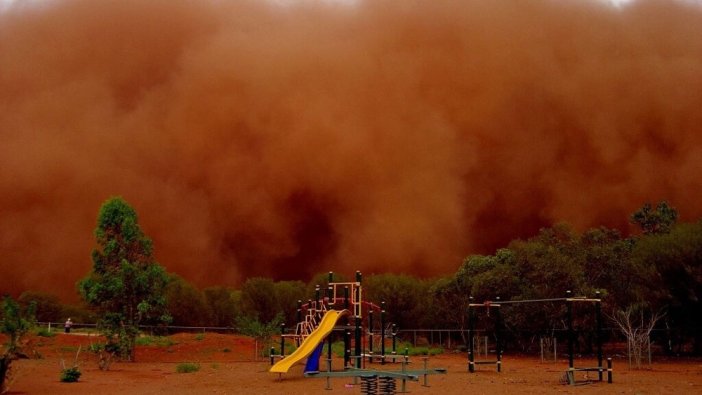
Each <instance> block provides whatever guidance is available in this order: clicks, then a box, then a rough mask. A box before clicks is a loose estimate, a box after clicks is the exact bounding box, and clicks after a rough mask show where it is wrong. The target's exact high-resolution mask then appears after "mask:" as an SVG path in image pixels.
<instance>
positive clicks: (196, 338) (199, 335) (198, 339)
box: [195, 333, 205, 341]
mask: <svg viewBox="0 0 702 395" xmlns="http://www.w3.org/2000/svg"><path fill="white" fill-rule="evenodd" d="M195 340H197V341H202V340H205V334H204V333H198V334H197V335H195Z"/></svg>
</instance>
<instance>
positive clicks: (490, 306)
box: [468, 291, 612, 385]
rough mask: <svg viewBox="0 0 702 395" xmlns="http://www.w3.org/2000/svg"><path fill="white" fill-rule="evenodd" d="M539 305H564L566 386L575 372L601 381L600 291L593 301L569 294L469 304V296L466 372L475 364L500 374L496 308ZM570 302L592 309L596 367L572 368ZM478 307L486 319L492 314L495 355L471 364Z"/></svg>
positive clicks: (573, 382) (609, 363)
mask: <svg viewBox="0 0 702 395" xmlns="http://www.w3.org/2000/svg"><path fill="white" fill-rule="evenodd" d="M543 302H565V304H566V322H567V338H568V370H567V371H566V373H565V377H566V381H567V382H568V384H571V385H576V384H577V383H578V382H577V380H576V377H575V373H576V372H588V371H592V372H598V381H602V377H603V373H604V371H605V368H604V367H603V366H602V362H603V355H602V337H603V336H602V310H601V302H602V300H601V299H600V292H599V291H597V292H596V293H595V298H587V297H573V296H572V294H571V291H567V292H566V297H565V298H551V299H530V300H510V301H500V298H499V297H498V298H496V300H495V301H494V302H493V301H486V302H483V303H473V298H472V297H470V303H469V305H468V328H469V329H468V339H469V340H468V371H469V372H471V373H474V372H475V365H477V364H495V365H496V367H497V371H498V372H500V371H501V366H502V347H501V339H500V333H501V330H502V316H501V312H500V307H501V306H503V305H509V304H520V303H543ZM574 303H593V304H594V306H595V323H596V332H597V336H596V339H597V342H596V344H597V366H596V367H575V365H574V350H573V348H574V347H573V345H574V341H575V329H574V327H573V304H574ZM478 308H484V309H485V312H486V314H487V315H488V316H489V315H490V312H491V311H492V312H493V314H494V317H495V318H494V328H495V329H494V336H495V343H496V345H495V354H496V359H495V360H494V361H493V360H488V361H475V356H474V349H475V347H474V346H475V345H474V337H475V328H474V325H475V322H476V318H475V310H476V309H478ZM606 371H607V382H608V383H612V359H611V358H607V368H606Z"/></svg>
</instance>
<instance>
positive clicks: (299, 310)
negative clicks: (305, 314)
mask: <svg viewBox="0 0 702 395" xmlns="http://www.w3.org/2000/svg"><path fill="white" fill-rule="evenodd" d="M297 322H298V323H300V322H302V301H301V300H299V299H298V300H297Z"/></svg>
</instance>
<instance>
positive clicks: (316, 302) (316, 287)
mask: <svg viewBox="0 0 702 395" xmlns="http://www.w3.org/2000/svg"><path fill="white" fill-rule="evenodd" d="M319 296H320V290H319V285H315V286H314V302H315V309H317V311H319V310H321V309H322V307H321V306H320V305H319Z"/></svg>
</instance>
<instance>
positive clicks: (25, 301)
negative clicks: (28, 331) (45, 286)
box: [17, 291, 64, 322]
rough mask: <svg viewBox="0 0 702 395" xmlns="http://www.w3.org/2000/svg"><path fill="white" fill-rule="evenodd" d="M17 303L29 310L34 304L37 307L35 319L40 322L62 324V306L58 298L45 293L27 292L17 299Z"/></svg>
mask: <svg viewBox="0 0 702 395" xmlns="http://www.w3.org/2000/svg"><path fill="white" fill-rule="evenodd" d="M17 302H19V304H20V305H21V306H22V307H23V308H27V307H29V305H31V304H32V303H34V304H35V305H36V314H35V318H36V319H37V321H40V322H61V321H62V319H64V317H62V316H61V312H62V309H63V307H62V305H61V301H60V300H59V298H58V296H56V295H52V294H49V293H45V292H36V291H25V292H22V294H21V295H20V296H19V298H17Z"/></svg>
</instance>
